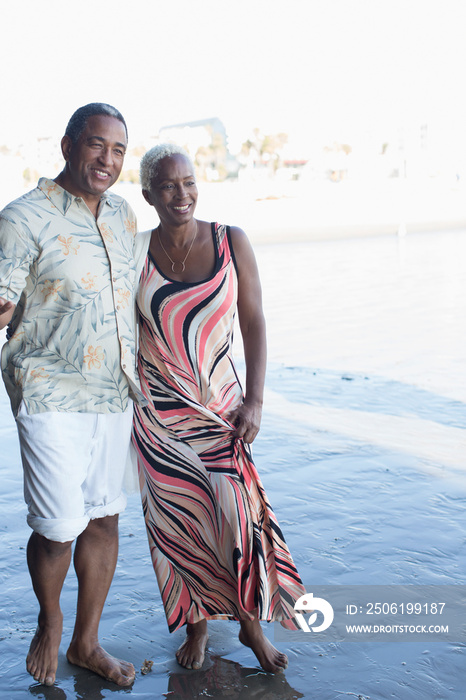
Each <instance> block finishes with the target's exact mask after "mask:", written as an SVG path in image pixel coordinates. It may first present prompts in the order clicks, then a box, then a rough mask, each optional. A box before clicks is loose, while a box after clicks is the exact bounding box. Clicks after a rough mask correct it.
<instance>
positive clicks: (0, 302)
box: [0, 297, 15, 330]
mask: <svg viewBox="0 0 466 700" xmlns="http://www.w3.org/2000/svg"><path fill="white" fill-rule="evenodd" d="M14 310H15V304H13V302H12V301H7V300H6V299H3V298H2V297H0V330H1V329H2V328H5V326H7V325H8V324H9V323H10V321H11V318H12V316H13V313H14Z"/></svg>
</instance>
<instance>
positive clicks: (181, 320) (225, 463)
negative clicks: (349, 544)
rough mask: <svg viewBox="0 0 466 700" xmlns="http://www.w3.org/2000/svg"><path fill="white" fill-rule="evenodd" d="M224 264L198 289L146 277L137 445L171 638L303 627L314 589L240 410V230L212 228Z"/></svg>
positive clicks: (149, 270)
mask: <svg viewBox="0 0 466 700" xmlns="http://www.w3.org/2000/svg"><path fill="white" fill-rule="evenodd" d="M212 235H213V240H214V245H215V249H216V267H215V271H214V273H213V274H212V276H211V277H210V278H209V279H207V280H205V281H203V282H200V283H196V284H187V283H181V282H177V281H173V280H170V279H167V278H166V277H164V276H163V275H162V274H161V272H160V271H159V269H158V268H157V265H156V263H155V261H153V260H152V259H151V257H150V255H149V256H148V258H147V260H146V263H145V266H144V269H143V272H142V276H141V281H140V288H139V293H138V309H139V316H140V347H139V373H140V377H141V384H142V389H143V392H144V394H145V396H146V397H147V398H148V400H149V404H148V406H146V407H141V406H137V407H136V411H135V421H134V430H133V441H134V444H135V447H136V450H137V453H138V465H139V477H140V485H141V497H142V505H143V511H144V517H145V522H146V528H147V534H148V538H149V545H150V551H151V557H152V562H153V565H154V570H155V573H156V576H157V581H158V584H159V588H160V591H161V595H162V600H163V604H164V608H165V613H166V617H167V621H168V626H169V629H170V631H174V630H176V629H178V628H179V627H180V626H181V625H184V624H185V623H187V622H189V623H195V622H198V621H199V620H201V619H203V618H206V619H219V618H229V619H236V620H238V619H251V618H252V613H253V611H254V610H256V609H257V611H258V617H259V619H261V620H279V621H281V622H282V624H283V625H284V626H286V627H290V628H291V629H296V628H297V624H296V623H295V621H294V620H293V618H294V609H293V605H294V602H295V600H297V599H298V598H299V597H300V596H301V595H303V593H305V589H304V587H303V586H302V583H301V580H300V578H299V575H298V573H297V571H296V568H295V566H294V563H293V561H292V558H291V555H290V553H289V550H288V548H287V546H286V543H285V540H284V538H283V535H282V532H281V530H280V527H279V525H278V523H277V520H276V518H275V515H274V513H273V511H272V508H271V506H270V504H269V502H268V500H267V496H266V493H265V491H264V488H263V486H262V483H261V480H260V478H259V475H258V473H257V470H256V467H255V465H254V462H253V460H252V456H251V452H250V449H249V446H248V445H246V444H244V443H243V441H242V440H237V439H234V438H233V430H234V428H233V426H232V424H231V423H230V422H229V421H228V417H227V416H228V414H229V412H230V411H231V410H233V408H235V407H236V406H237V405H238V404H239V403H240V402H241V401H242V390H241V386H240V383H239V381H238V377H237V374H236V371H235V368H234V364H233V360H232V356H231V344H232V337H233V326H234V319H235V313H236V302H237V275H236V269H235V263H234V258H233V255H232V253H231V246H230V240H229V234H228V229H227V227H225V226H219V225H218V224H212Z"/></svg>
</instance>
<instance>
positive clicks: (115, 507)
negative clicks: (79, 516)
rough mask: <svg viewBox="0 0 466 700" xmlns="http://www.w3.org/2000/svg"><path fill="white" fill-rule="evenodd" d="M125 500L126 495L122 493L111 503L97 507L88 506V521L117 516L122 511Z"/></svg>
mask: <svg viewBox="0 0 466 700" xmlns="http://www.w3.org/2000/svg"><path fill="white" fill-rule="evenodd" d="M127 500H128V499H127V498H126V494H125V493H123V492H122V493H121V494H120V495H119V496H118V498H115V500H114V501H112V502H111V503H104V504H103V505H99V506H88V507H87V509H86V514H87V515H88V516H89V518H90V520H96V519H97V518H106V517H107V516H109V515H117V514H118V513H122V512H123V511H124V509H125V508H126V502H127Z"/></svg>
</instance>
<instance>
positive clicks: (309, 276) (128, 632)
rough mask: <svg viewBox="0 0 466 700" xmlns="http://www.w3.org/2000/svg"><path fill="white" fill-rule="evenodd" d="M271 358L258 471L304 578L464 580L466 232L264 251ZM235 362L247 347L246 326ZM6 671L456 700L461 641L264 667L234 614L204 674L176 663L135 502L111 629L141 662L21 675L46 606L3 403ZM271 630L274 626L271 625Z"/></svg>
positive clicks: (349, 651)
mask: <svg viewBox="0 0 466 700" xmlns="http://www.w3.org/2000/svg"><path fill="white" fill-rule="evenodd" d="M255 250H256V256H257V260H258V264H259V268H260V273H261V279H262V285H263V298H264V308H265V313H266V318H267V328H268V341H269V365H268V374H267V384H266V396H265V405H264V415H263V426H262V430H261V432H260V434H259V436H258V438H257V440H256V442H255V444H254V455H255V461H256V463H257V466H258V469H259V472H260V474H261V476H262V479H263V482H264V485H265V487H266V490H267V493H268V495H269V498H270V501H271V503H272V505H273V507H274V510H275V511H276V514H277V517H278V520H279V523H280V525H281V527H282V529H283V531H284V533H285V537H286V539H287V542H288V544H289V547H290V550H291V552H292V554H293V557H294V559H295V562H296V564H297V566H298V569H299V571H300V574H301V577H302V579H303V582H304V583H305V585H306V586H314V585H366V584H367V585H369V584H371V585H382V584H392V585H396V584H403V585H405V584H407V585H436V586H442V585H460V584H464V583H465V571H466V548H465V545H464V509H465V499H466V471H465V470H466V405H465V404H466V371H465V347H466V342H465V341H466V275H465V274H464V260H465V259H466V232H464V231H439V232H435V233H425V234H410V233H408V235H407V236H405V237H402V238H399V237H397V236H374V237H365V238H360V239H356V238H355V239H342V240H338V241H336V240H328V241H308V242H305V241H303V242H300V243H296V242H295V243H287V242H286V231H284V235H283V242H281V243H273V244H264V243H261V244H260V245H256V246H255ZM235 342H236V352H237V354H238V365H239V368H240V371H242V370H243V366H242V362H241V359H240V354H241V353H240V350H241V342H240V338H239V334H237V337H236V341H235ZM0 418H1V422H0V438H1V440H2V453H1V458H0V474H1V478H2V493H1V494H0V506H1V509H2V513H3V519H2V524H1V526H0V591H1V603H0V606H1V610H0V642H1V649H2V654H1V655H0V674H1V675H2V687H3V689H4V690H3V692H4V693H6V695H5V697H7V698H9V699H10V698H12V699H13V698H30V697H31V696H34V697H38V698H46V699H49V698H50V699H53V700H55V699H59V700H62V699H68V700H69V699H70V698H85V699H86V700H87V699H90V700H100V699H101V698H110V697H114V696H116V695H125V696H130V697H135V698H151V699H154V698H163V697H166V698H173V699H175V700H179V699H181V700H188V699H190V698H200V697H214V698H215V697H218V698H219V697H229V698H241V700H243V699H244V700H250V699H251V698H254V699H257V698H260V699H261V700H274V699H275V698H283V699H285V698H286V699H290V700H291V699H292V698H301V697H304V698H313V699H314V700H317V699H318V700H342V699H343V698H348V697H349V698H353V697H354V698H358V699H359V700H375V699H377V700H379V699H383V700H384V699H387V700H388V699H389V698H390V699H392V698H393V699H396V700H437V699H438V700H460V698H463V697H464V668H465V665H464V664H465V657H464V651H465V650H464V644H463V643H461V642H458V643H451V642H440V641H433V642H432V641H430V640H429V639H428V638H426V641H425V642H421V643H419V642H416V643H408V642H377V643H369V642H360V643H329V644H324V643H321V642H319V639H318V637H317V635H315V636H311V637H310V638H309V636H308V635H304V633H303V640H302V641H299V642H295V641H293V642H292V643H291V642H290V643H289V644H287V643H286V642H283V641H281V642H280V643H279V646H280V648H281V649H283V650H284V651H286V652H287V653H288V656H289V660H290V663H289V667H288V669H287V671H286V672H285V673H284V674H280V675H279V676H277V677H274V676H271V675H269V674H265V673H264V672H262V671H261V670H260V669H259V668H258V667H257V666H256V663H255V658H254V657H253V656H252V654H251V652H250V651H249V650H248V649H246V648H244V647H242V646H241V644H240V643H239V641H238V639H237V633H238V627H237V625H236V623H226V622H216V623H212V624H210V629H211V638H210V643H209V653H208V655H207V658H206V663H205V667H204V668H203V669H202V670H201V671H198V672H189V671H185V670H183V669H181V668H180V667H179V666H178V665H177V663H176V661H175V660H174V652H175V650H176V649H177V647H178V646H179V644H180V643H181V641H182V639H183V633H182V632H180V633H175V634H174V635H169V633H168V631H167V628H166V624H165V619H164V613H163V609H162V606H161V602H160V597H159V594H158V590H157V586H156V582H155V577H154V575H153V571H152V569H151V564H150V557H149V552H148V546H147V541H146V536H145V532H144V525H143V520H142V515H141V508H140V503H139V499H138V496H132V497H130V499H129V505H128V508H127V510H126V512H125V513H124V514H123V516H122V518H121V528H120V531H121V543H120V557H119V563H118V567H117V572H116V575H115V579H114V583H113V585H112V588H111V591H110V594H109V598H108V602H107V605H106V607H105V610H104V614H103V617H102V623H101V640H102V642H103V644H104V646H105V647H106V648H107V649H108V650H109V651H110V652H111V653H113V654H115V655H117V656H120V657H122V658H126V659H128V660H130V661H132V662H133V663H134V664H135V666H136V668H137V669H140V668H141V666H142V664H143V662H144V660H145V659H150V660H152V661H153V662H154V665H153V668H152V671H151V672H150V673H148V674H147V675H143V674H142V673H141V672H138V674H137V677H136V681H135V684H134V686H133V688H132V689H130V690H128V689H126V690H125V689H118V688H116V686H114V685H113V684H111V683H107V682H105V681H103V680H101V679H99V678H98V677H96V676H94V675H93V674H90V673H88V672H86V671H82V670H80V669H76V668H74V667H72V666H70V665H69V664H68V663H67V662H66V659H65V651H66V643H67V640H68V639H69V637H70V633H71V630H72V626H73V614H74V613H73V611H74V606H75V596H76V580H75V577H74V574H73V573H72V572H71V571H70V574H69V576H68V578H67V581H66V583H65V587H64V591H63V610H64V614H65V626H64V635H63V643H62V648H61V652H60V661H59V669H58V676H57V678H58V680H57V683H56V686H55V687H54V688H43V687H41V686H39V685H38V684H36V683H35V682H34V681H33V680H32V679H31V678H30V676H28V674H27V673H26V671H25V663H24V662H25V656H26V653H27V649H28V646H29V641H30V638H31V636H32V634H33V631H34V628H35V619H36V614H37V611H36V604H35V599H34V595H33V593H32V591H31V588H30V582H29V577H28V573H27V569H26V562H25V545H26V541H27V537H28V528H27V526H26V525H25V522H24V518H25V507H24V505H23V502H22V487H21V469H20V463H19V451H18V447H17V443H16V437H15V432H14V425H13V420H12V418H11V416H10V413H9V406H8V404H7V400H6V398H5V396H4V393H3V392H2V394H1V399H0ZM266 632H267V634H268V635H270V637H271V638H272V639H273V637H274V631H273V625H268V626H266Z"/></svg>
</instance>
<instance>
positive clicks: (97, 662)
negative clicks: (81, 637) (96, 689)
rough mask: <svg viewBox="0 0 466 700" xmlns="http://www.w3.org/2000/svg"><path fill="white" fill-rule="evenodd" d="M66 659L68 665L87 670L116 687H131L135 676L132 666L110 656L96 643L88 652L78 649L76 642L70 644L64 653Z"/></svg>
mask: <svg viewBox="0 0 466 700" xmlns="http://www.w3.org/2000/svg"><path fill="white" fill-rule="evenodd" d="M66 658H67V659H68V661H69V662H70V664H74V665H75V666H81V668H87V669H88V670H89V671H93V672H94V673H97V675H99V676H102V677H103V678H105V679H106V680H107V681H112V682H113V683H116V684H117V685H121V686H128V685H131V684H132V683H133V682H134V678H135V676H136V671H135V669H134V666H133V664H130V663H129V662H127V661H121V660H120V659H116V658H115V657H114V656H110V654H108V653H107V652H106V651H105V649H102V647H101V646H100V644H99V643H98V642H97V643H96V644H95V646H94V647H93V648H91V649H89V650H88V651H85V650H84V648H81V649H80V648H79V644H78V643H77V642H71V644H70V646H69V648H68V651H67V652H66Z"/></svg>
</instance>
